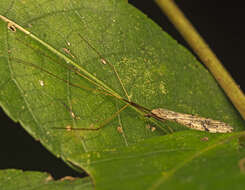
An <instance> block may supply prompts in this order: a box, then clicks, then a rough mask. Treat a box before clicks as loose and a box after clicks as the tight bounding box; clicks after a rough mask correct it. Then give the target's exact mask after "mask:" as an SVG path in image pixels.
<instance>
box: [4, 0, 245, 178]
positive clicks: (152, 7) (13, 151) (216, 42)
mask: <svg viewBox="0 0 245 190" xmlns="http://www.w3.org/2000/svg"><path fill="white" fill-rule="evenodd" d="M129 2H130V3H131V4H133V5H134V6H135V7H137V8H138V9H140V10H141V11H142V12H144V13H145V14H146V15H148V17H150V18H151V19H152V20H154V21H155V22H156V23H158V24H159V25H160V26H161V27H162V28H163V30H164V31H166V32H167V33H169V34H170V35H171V36H172V37H173V38H174V39H176V40H177V41H178V42H179V43H181V44H183V45H184V46H185V47H187V48H188V49H189V46H188V45H187V44H186V42H185V41H184V40H183V39H182V37H181V36H180V35H179V33H178V32H177V31H176V30H175V28H174V27H173V26H172V24H171V23H170V22H169V21H168V19H167V18H166V17H165V16H164V15H163V14H162V12H161V11H160V9H158V7H157V6H156V4H154V2H153V1H151V0H134V1H133V0H131V1H129ZM241 2H242V1H241ZM241 2H239V1H232V2H229V4H228V3H227V4H226V3H225V2H224V1H217V2H216V1H214V0H205V1H201V0H200V1H197V0H185V1H181V0H179V1H177V3H178V5H179V7H180V8H181V10H182V11H183V12H184V13H185V15H186V16H187V18H188V19H189V20H190V21H191V22H192V23H193V25H194V26H195V27H196V28H197V30H198V31H199V33H200V34H201V35H202V36H203V37H204V39H205V40H206V41H207V42H208V44H209V45H210V47H211V48H212V50H213V51H214V52H215V53H216V55H217V56H218V57H219V59H220V60H221V61H222V62H223V64H224V66H225V67H226V68H227V70H228V71H229V72H230V73H231V75H232V77H233V78H234V79H235V80H236V82H237V83H238V85H240V86H241V88H242V89H243V91H244V89H245V77H244V75H245V72H244V69H243V68H244V57H243V56H244V54H245V53H244V48H243V46H242V45H243V44H244V43H245V37H244V34H245V28H244V19H245V13H244V12H245V8H244V6H243V5H242V3H241ZM239 3H240V4H239ZM231 4H233V5H231ZM0 121H1V131H0V169H7V168H16V169H23V170H35V171H46V172H49V173H51V174H52V175H53V176H54V177H55V178H56V179H57V178H60V177H62V176H67V175H71V176H82V175H81V174H80V175H79V174H78V173H76V172H74V171H72V170H71V169H69V167H67V166H66V165H65V164H64V163H63V162H62V161H61V160H59V159H57V158H55V157H54V156H52V154H51V153H49V152H48V151H47V150H46V149H45V148H43V147H42V145H40V143H38V142H36V141H35V140H33V139H32V137H30V136H29V135H28V134H27V133H26V132H25V131H24V130H23V129H22V128H21V127H20V126H19V125H18V124H15V123H13V122H12V121H11V120H10V119H8V117H7V116H6V115H5V114H4V113H3V112H0Z"/></svg>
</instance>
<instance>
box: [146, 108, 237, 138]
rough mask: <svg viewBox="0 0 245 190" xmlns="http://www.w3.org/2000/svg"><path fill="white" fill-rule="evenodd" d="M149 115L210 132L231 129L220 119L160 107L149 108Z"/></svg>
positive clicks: (222, 131)
mask: <svg viewBox="0 0 245 190" xmlns="http://www.w3.org/2000/svg"><path fill="white" fill-rule="evenodd" d="M149 116H150V117H153V118H155V119H157V120H161V121H163V120H169V121H174V122H176V123H179V124H182V125H185V126H186V127H188V128H191V129H195V130H199V131H208V132H210V133H230V132H232V130H233V128H232V127H231V126H230V125H228V124H226V123H224V122H221V121H217V120H213V119H209V118H204V117H199V116H194V115H190V114H184V113H178V112H174V111H170V110H167V109H162V108H158V109H153V110H151V113H150V114H149Z"/></svg>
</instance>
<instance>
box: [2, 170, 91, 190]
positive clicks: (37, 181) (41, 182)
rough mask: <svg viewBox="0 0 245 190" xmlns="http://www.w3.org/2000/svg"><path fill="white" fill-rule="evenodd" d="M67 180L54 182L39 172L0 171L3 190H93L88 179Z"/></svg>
mask: <svg viewBox="0 0 245 190" xmlns="http://www.w3.org/2000/svg"><path fill="white" fill-rule="evenodd" d="M71 179H72V178H70V180H68V178H67V179H66V180H65V179H64V180H61V181H54V180H53V179H52V177H51V176H50V175H49V174H47V173H41V172H23V171H21V170H14V169H10V170H1V171H0V189H3V190H19V189H22V190H27V189H28V190H29V189H33V190H35V189H38V190H49V189H50V190H54V189H59V190H69V189H71V190H74V189H82V190H89V189H93V186H92V184H91V182H90V179H89V178H88V177H87V178H84V179H76V178H73V179H72V180H71Z"/></svg>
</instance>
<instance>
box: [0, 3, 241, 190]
mask: <svg viewBox="0 0 245 190" xmlns="http://www.w3.org/2000/svg"><path fill="white" fill-rule="evenodd" d="M0 15H2V16H1V19H0V41H1V42H2V43H1V44H0V67H1V69H0V77H1V80H0V104H1V106H2V107H3V109H4V110H5V111H6V113H7V114H8V115H9V116H10V117H11V118H12V119H13V120H14V121H17V122H20V123H21V124H22V126H23V127H24V128H25V129H26V130H27V131H28V132H29V133H30V134H31V135H32V136H33V137H34V138H35V139H38V140H40V141H41V143H42V144H43V145H44V146H45V147H47V149H49V150H50V151H51V152H52V153H53V154H55V155H56V156H57V157H61V158H62V159H63V160H65V161H66V162H67V163H68V164H70V165H71V166H72V167H73V168H75V169H77V170H81V169H82V168H84V169H85V170H86V172H87V173H89V174H91V175H92V177H93V179H94V182H95V184H98V187H100V188H99V189H105V187H106V186H107V185H108V183H107V182H108V181H110V180H111V179H113V178H112V177H113V176H112V175H114V176H116V173H120V168H122V167H124V168H125V170H126V171H128V172H129V173H133V172H135V169H137V171H138V172H140V173H142V175H143V176H144V175H145V173H144V172H149V171H148V170H145V169H146V168H147V169H149V170H151V171H152V172H154V171H155V169H156V168H155V167H153V166H152V165H150V164H149V167H148V165H147V163H143V164H142V162H139V163H141V164H139V165H135V166H137V168H135V167H134V164H132V165H130V164H129V163H130V162H129V160H128V159H123V160H122V161H121V162H120V163H117V162H113V157H114V156H115V155H114V154H106V156H107V159H108V160H112V161H111V162H110V167H109V166H108V165H107V163H105V165H104V164H103V163H104V153H105V152H107V151H109V152H112V151H116V152H115V154H116V156H117V155H120V154H123V155H125V156H126V155H128V156H129V157H134V156H137V154H138V152H137V151H138V150H137V149H138V147H139V146H140V145H138V143H141V144H142V143H143V144H144V143H149V145H148V146H149V147H150V148H151V149H152V151H153V152H154V150H155V149H158V148H160V147H161V146H159V144H158V141H159V140H163V141H164V140H165V139H168V138H170V139H171V137H172V135H169V134H168V133H167V132H168V127H169V128H170V127H171V128H172V129H173V130H174V131H181V130H186V128H184V127H183V126H180V125H178V124H176V123H168V122H166V123H164V124H156V123H152V121H151V120H148V119H147V118H145V117H144V115H142V114H139V113H138V112H137V111H136V110H135V109H132V108H130V107H128V108H126V109H125V110H124V111H122V112H120V114H118V115H115V113H116V112H118V111H119V110H120V109H121V108H122V107H123V106H124V105H125V104H124V103H123V102H121V101H119V100H117V99H116V98H114V97H111V96H108V95H102V94H100V93H98V89H99V88H98V86H95V85H94V84H92V83H91V82H89V81H88V80H87V79H85V78H82V77H81V76H78V75H77V74H76V73H74V72H73V71H72V70H71V68H72V69H74V70H75V71H79V72H81V73H82V74H86V75H87V76H89V77H90V78H91V76H92V78H93V79H94V80H95V81H96V83H99V85H100V86H101V85H102V86H104V87H108V88H109V89H110V91H112V92H113V94H116V95H118V96H120V97H124V98H131V100H132V101H134V102H137V103H138V104H140V105H144V106H146V107H149V108H150V109H152V108H157V107H164V108H169V109H172V110H174V111H178V112H184V113H192V114H199V115H201V116H204V117H210V118H213V119H217V120H222V121H224V122H227V123H229V124H230V125H232V126H234V128H235V130H237V131H239V130H241V129H242V127H243V126H244V121H243V120H242V119H241V118H240V116H239V115H238V114H237V112H236V111H235V110H234V108H233V106H232V105H231V104H230V102H229V101H228V100H227V98H226V97H225V95H224V94H223V92H222V90H221V89H220V88H219V87H218V85H217V84H216V82H215V81H214V79H213V78H212V76H210V74H209V73H208V72H207V71H206V70H205V69H204V68H203V66H202V65H200V63H198V62H197V60H196V59H195V58H194V56H193V55H191V54H190V53H189V52H188V51H187V50H186V49H185V48H183V47H182V46H180V45H179V44H178V43H177V42H176V41H174V40H173V39H172V38H171V37H170V36H168V35H167V34H166V33H164V32H163V31H162V30H161V29H160V28H159V27H158V26H156V24H154V23H153V22H152V21H151V20H149V19H148V18H147V17H146V16H144V15H143V14H142V13H140V12H139V11H137V10H136V9H134V8H133V7H131V6H130V5H128V4H127V3H126V2H125V1H124V0H114V1H113V0H97V1H75V0H73V1H65V0H62V1H61V0H53V1H46V0H41V1H36V0H30V1H11V2H10V1H7V0H3V1H1V2H0ZM7 19H9V20H7ZM17 26H19V27H17ZM82 38H85V39H86V40H88V41H89V43H90V44H91V45H92V46H93V47H94V48H95V49H96V50H97V51H98V52H100V54H101V55H102V56H103V58H105V59H107V60H108V61H109V62H110V63H111V64H112V65H113V66H114V67H115V69H116V71H117V72H118V76H119V77H118V76H117V75H116V74H115V72H114V71H113V69H111V66H110V65H109V63H107V64H103V62H102V61H101V60H100V59H101V57H99V56H98V55H97V54H96V52H95V51H94V50H93V48H91V47H89V45H88V44H87V43H85V41H84V40H82ZM66 66H69V67H71V68H70V69H67V68H66ZM119 79H120V80H119ZM120 81H121V82H122V84H123V86H122V84H121V82H120ZM81 86H82V87H83V88H80V87H81ZM123 87H125V89H126V91H127V94H128V96H127V94H126V93H125V90H123ZM85 88H86V89H85ZM88 88H89V89H91V88H92V89H93V90H88ZM113 116H115V117H114V118H113ZM108 118H112V120H111V121H110V122H108V123H107V122H105V123H104V121H108ZM101 124H105V126H104V128H102V129H101V130H98V131H71V132H68V131H66V130H57V129H55V128H65V127H67V126H72V127H77V128H84V127H87V128H89V127H98V126H100V125H101ZM149 126H150V127H149ZM118 127H119V128H118ZM152 127H158V130H155V131H154V130H152V129H154V128H152ZM161 129H164V130H165V131H163V130H161ZM166 131H167V132H166ZM167 134H168V135H167ZM179 134H180V135H181V134H182V133H179ZM185 134H189V135H190V136H191V135H193V134H196V133H195V132H193V131H188V132H186V133H185ZM198 134H199V133H198ZM200 134H201V133H200ZM203 134H205V133H203ZM162 135H165V137H161V136H162ZM176 135H178V134H176ZM210 136H212V137H213V138H214V141H218V139H219V138H221V137H222V135H221V136H220V135H210ZM146 139H149V140H147V141H145V140H146ZM171 140H172V141H173V139H171ZM185 141H186V142H189V141H188V140H187V139H182V141H181V143H182V144H183V146H184V142H185ZM190 142H191V141H190ZM170 143H173V144H172V145H171V146H172V147H173V148H174V147H175V149H176V150H179V146H177V145H176V144H175V141H173V142H170ZM192 143H194V141H193V142H192ZM167 145H168V144H166V146H167ZM194 145H195V144H194ZM158 146H159V147H158ZM166 146H165V145H164V147H166ZM190 146H191V143H190ZM196 146H199V144H198V145H196ZM180 148H181V147H180ZM199 148H200V149H201V150H202V147H201V146H200V147H199ZM233 148H234V147H233ZM140 151H141V152H144V151H146V152H147V151H150V149H149V150H144V149H142V150H140ZM188 153H189V154H188ZM141 154H142V153H141ZM174 154H179V152H175V153H174ZM186 154H187V155H185V158H186V159H187V158H191V157H192V156H193V152H186ZM214 154H216V153H215V152H214V153H213V154H212V156H213V155H214ZM217 154H219V152H218V151H217ZM91 155H95V157H93V159H92V161H93V164H90V163H91V158H90V156H91ZM182 156H184V155H182V154H180V157H178V159H172V161H171V162H173V163H175V164H176V165H177V164H178V163H179V162H180V160H181V157H182ZM101 157H103V159H102V158H101ZM201 157H202V154H200V159H201ZM149 158H150V160H151V161H152V163H154V164H155V166H158V165H159V164H161V163H162V162H163V161H166V158H164V157H162V155H160V156H154V155H152V156H150V157H149ZM141 159H144V157H143V155H142V158H141ZM209 159H210V158H209V157H208V158H207V160H209ZM210 160H212V159H210ZM190 161H191V162H192V160H190ZM236 161H237V159H236ZM134 162H135V161H134ZM166 162H167V161H166ZM94 163H102V165H103V167H97V166H96V165H94ZM118 164H119V165H118ZM169 164H170V165H169V166H168V167H167V168H165V169H164V168H161V170H162V171H167V170H170V171H171V169H172V167H173V164H171V163H169ZM182 164H183V165H184V166H185V163H182ZM197 165H198V164H197ZM105 166H107V167H105ZM195 166H196V165H195ZM196 167H197V166H196ZM117 168H118V169H117ZM163 169H164V170H163ZM193 169H194V170H195V169H196V168H193ZM237 171H238V170H236V171H235V172H237ZM102 172H103V174H101V173H102ZM112 172H113V173H112ZM191 172H194V171H191ZM191 172H189V176H192V173H191ZM173 174H174V175H175V173H173ZM174 175H173V176H172V179H173V180H176V179H177V177H176V178H174ZM158 178H159V173H158V174H157V175H149V185H151V184H154V181H155V180H157V179H158ZM121 179H122V180H121ZM132 179H135V188H136V187H139V186H138V184H139V183H141V182H139V181H138V180H139V178H134V177H133V174H132ZM128 180H129V179H128V178H120V180H114V181H112V182H111V186H110V188H112V189H118V184H121V183H122V182H125V183H127V181H128ZM199 180H200V179H199V178H195V180H194V181H195V183H196V184H199ZM150 182H151V183H150ZM204 183H205V182H204ZM174 184H175V183H172V185H174ZM193 184H194V183H193ZM205 184H206V183H205ZM130 185H132V187H134V183H133V182H130ZM170 185H171V184H170ZM123 187H124V186H121V188H122V189H123ZM143 187H146V186H145V185H144V183H142V188H143ZM147 187H148V186H147ZM135 188H134V189H135Z"/></svg>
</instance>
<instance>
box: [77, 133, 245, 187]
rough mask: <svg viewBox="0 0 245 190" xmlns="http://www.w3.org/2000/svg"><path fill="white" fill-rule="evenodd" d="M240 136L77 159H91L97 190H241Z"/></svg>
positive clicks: (161, 143) (166, 140)
mask: <svg viewBox="0 0 245 190" xmlns="http://www.w3.org/2000/svg"><path fill="white" fill-rule="evenodd" d="M239 136H242V134H239V133H234V134H225V135H218V134H205V133H202V132H196V131H192V132H178V133H175V134H173V135H166V136H164V137H155V138H152V139H148V140H145V141H143V142H141V143H138V144H137V145H133V146H131V147H126V148H118V149H116V150H105V151H101V152H99V153H98V152H97V153H96V152H92V153H87V155H83V156H82V157H77V160H80V163H83V162H84V160H87V159H88V158H89V162H88V164H87V168H88V170H89V171H91V172H92V175H93V176H94V177H95V178H96V179H97V180H96V186H97V189H103V190H108V189H115V188H116V189H122V190H123V189H147V190H155V189H159V190H160V189H175V190H178V189H180V190H181V189H222V190H226V189H227V190H230V189H237V190H239V189H243V187H244V185H245V151H244V147H243V148H241V145H240V143H239V141H238V140H237V137H239ZM243 136H244V133H243ZM98 157H99V159H98ZM105 171H106V172H105Z"/></svg>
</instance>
